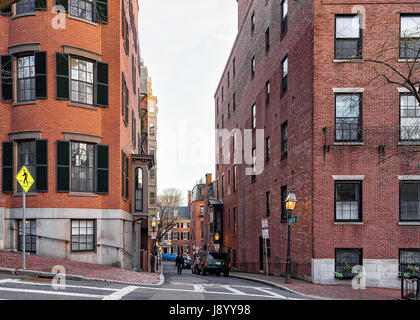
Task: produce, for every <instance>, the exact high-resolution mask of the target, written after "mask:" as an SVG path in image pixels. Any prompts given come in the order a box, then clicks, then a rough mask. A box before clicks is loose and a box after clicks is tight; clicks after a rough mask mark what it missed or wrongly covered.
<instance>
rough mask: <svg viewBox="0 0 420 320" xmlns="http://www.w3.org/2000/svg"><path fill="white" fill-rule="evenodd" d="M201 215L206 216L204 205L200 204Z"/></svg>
mask: <svg viewBox="0 0 420 320" xmlns="http://www.w3.org/2000/svg"><path fill="white" fill-rule="evenodd" d="M200 215H202V216H204V206H200Z"/></svg>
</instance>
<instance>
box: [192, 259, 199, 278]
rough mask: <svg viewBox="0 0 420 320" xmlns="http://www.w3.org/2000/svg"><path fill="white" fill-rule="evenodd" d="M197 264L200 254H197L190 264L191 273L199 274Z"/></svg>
mask: <svg viewBox="0 0 420 320" xmlns="http://www.w3.org/2000/svg"><path fill="white" fill-rule="evenodd" d="M199 264H200V256H197V257H196V258H195V260H194V262H193V263H192V265H191V272H192V273H195V274H200V270H199Z"/></svg>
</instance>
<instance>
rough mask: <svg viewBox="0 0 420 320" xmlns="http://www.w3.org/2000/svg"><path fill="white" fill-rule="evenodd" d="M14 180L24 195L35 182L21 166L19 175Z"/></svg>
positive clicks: (26, 169) (24, 167)
mask: <svg viewBox="0 0 420 320" xmlns="http://www.w3.org/2000/svg"><path fill="white" fill-rule="evenodd" d="M16 180H17V182H19V184H20V186H21V187H22V189H23V191H25V193H28V191H29V189H30V188H31V187H32V185H33V184H34V182H35V180H34V178H32V176H31V173H30V172H29V170H28V168H26V166H23V167H22V169H20V171H19V173H18V174H17V175H16Z"/></svg>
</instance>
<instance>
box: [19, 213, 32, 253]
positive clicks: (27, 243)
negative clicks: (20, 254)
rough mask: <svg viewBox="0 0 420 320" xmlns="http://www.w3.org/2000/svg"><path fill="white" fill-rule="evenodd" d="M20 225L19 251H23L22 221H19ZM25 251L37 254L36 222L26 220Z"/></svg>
mask: <svg viewBox="0 0 420 320" xmlns="http://www.w3.org/2000/svg"><path fill="white" fill-rule="evenodd" d="M18 224H19V239H18V251H22V249H23V239H22V234H23V225H22V220H18ZM25 235H26V236H25V251H26V252H33V253H36V220H25Z"/></svg>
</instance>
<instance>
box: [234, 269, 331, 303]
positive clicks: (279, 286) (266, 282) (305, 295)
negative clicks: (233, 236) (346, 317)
mask: <svg viewBox="0 0 420 320" xmlns="http://www.w3.org/2000/svg"><path fill="white" fill-rule="evenodd" d="M229 276H231V277H234V278H238V279H244V280H249V281H254V282H259V283H264V284H267V285H269V286H272V287H275V288H279V289H282V290H285V291H288V292H290V293H294V294H298V295H300V296H304V297H307V298H311V299H321V300H332V299H331V298H326V297H319V296H311V295H308V294H304V293H301V292H298V291H295V290H292V289H289V288H286V287H284V286H282V285H279V284H277V283H274V282H271V281H267V280H263V279H258V278H252V277H247V276H241V275H236V274H230V275H229Z"/></svg>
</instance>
